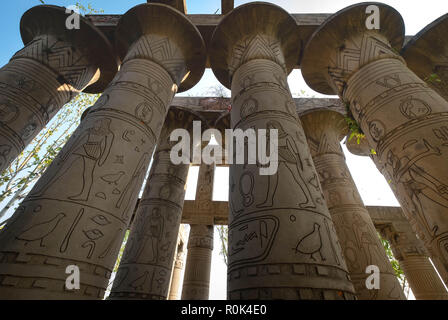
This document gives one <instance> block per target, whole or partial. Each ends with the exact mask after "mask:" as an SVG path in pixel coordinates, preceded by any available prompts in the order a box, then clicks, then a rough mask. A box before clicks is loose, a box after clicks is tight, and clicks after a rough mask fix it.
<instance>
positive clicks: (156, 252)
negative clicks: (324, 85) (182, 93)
mask: <svg viewBox="0 0 448 320" xmlns="http://www.w3.org/2000/svg"><path fill="white" fill-rule="evenodd" d="M199 119H200V118H199V117H198V116H196V115H195V114H194V113H192V112H190V111H187V110H184V109H182V108H176V107H171V108H170V111H169V112H168V115H167V117H166V119H165V124H164V126H163V128H162V132H161V134H160V138H159V143H158V145H157V149H156V151H155V153H154V157H153V158H154V160H153V163H152V166H151V171H150V174H149V177H148V179H147V182H146V186H145V189H144V191H143V195H142V197H141V200H140V203H139V205H138V208H137V211H136V213H135V217H134V221H133V223H132V226H131V228H130V234H129V239H128V242H127V243H126V248H125V251H124V253H123V258H122V260H121V262H120V266H119V268H118V271H117V276H116V278H115V281H114V284H113V287H112V290H111V293H110V296H109V299H144V300H166V299H167V296H168V290H169V282H170V277H171V270H172V267H173V260H174V254H175V251H176V245H177V238H178V234H179V226H180V222H181V218H182V208H183V203H184V198H185V190H186V183H187V176H188V170H189V168H190V164H179V165H175V164H173V163H172V161H171V159H170V152H171V147H172V146H173V144H176V142H171V141H170V135H171V132H172V131H173V130H175V129H178V128H183V129H186V130H188V131H190V135H191V132H192V127H193V121H194V120H199ZM137 192H138V191H137Z"/></svg>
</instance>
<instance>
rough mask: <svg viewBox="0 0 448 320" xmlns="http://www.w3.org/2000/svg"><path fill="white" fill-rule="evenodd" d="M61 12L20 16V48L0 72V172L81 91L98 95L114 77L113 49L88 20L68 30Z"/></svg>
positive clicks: (51, 9)
mask: <svg viewBox="0 0 448 320" xmlns="http://www.w3.org/2000/svg"><path fill="white" fill-rule="evenodd" d="M65 10H66V9H65V8H63V7H57V6H49V5H44V6H36V7H34V8H32V9H30V10H28V11H27V12H25V14H24V15H23V16H22V19H21V21H20V31H21V35H22V39H23V43H24V44H25V47H24V48H23V49H21V50H19V51H18V52H17V53H16V54H14V56H13V57H12V58H11V60H10V62H9V63H8V64H7V65H5V66H4V67H3V68H1V69H0V124H1V125H0V150H1V151H0V172H1V171H3V170H5V169H6V168H7V167H8V166H9V165H10V164H11V162H12V161H14V160H15V159H16V157H17V156H18V155H19V154H20V153H21V152H22V151H23V150H24V149H25V148H26V146H27V145H28V144H29V143H30V142H31V141H32V140H33V138H34V137H35V136H36V135H37V134H38V133H39V132H40V130H41V129H42V128H43V127H45V125H46V124H47V123H48V122H49V121H50V120H51V119H52V118H53V116H54V115H55V114H56V113H57V112H58V111H59V109H60V108H61V107H62V106H63V105H64V104H66V103H67V102H69V101H70V100H71V99H72V98H74V97H75V96H76V95H77V94H78V93H79V92H80V91H83V90H84V92H88V93H99V92H102V91H103V90H104V89H105V88H106V86H107V85H108V84H109V82H110V81H111V80H112V78H113V76H114V75H115V73H116V72H117V69H118V65H117V61H116V57H115V55H114V53H113V49H112V46H111V44H110V43H109V41H108V40H107V39H106V37H105V36H104V35H103V34H102V33H101V32H100V31H99V30H98V29H97V28H95V27H94V26H93V25H92V24H91V23H90V22H89V21H88V20H87V19H85V18H83V17H80V26H79V27H80V28H79V29H71V30H69V29H67V28H66V25H65V23H66V20H67V18H68V17H69V15H68V14H66V13H65Z"/></svg>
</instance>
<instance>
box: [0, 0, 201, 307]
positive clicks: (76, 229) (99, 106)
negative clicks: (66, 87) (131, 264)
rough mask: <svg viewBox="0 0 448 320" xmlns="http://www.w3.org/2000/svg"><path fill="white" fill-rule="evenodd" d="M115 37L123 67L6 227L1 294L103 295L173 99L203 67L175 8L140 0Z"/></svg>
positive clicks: (0, 242) (190, 30) (197, 42)
mask: <svg viewBox="0 0 448 320" xmlns="http://www.w3.org/2000/svg"><path fill="white" fill-rule="evenodd" d="M166 21H170V24H166V23H162V22H166ZM162 26H165V27H166V28H164V27H162ZM115 37H116V39H117V46H116V47H117V50H118V52H119V53H120V56H121V57H122V60H123V65H122V66H121V69H120V72H119V73H118V74H117V76H116V77H115V79H114V80H113V81H112V83H111V84H110V85H109V87H108V88H107V89H106V91H105V92H104V94H103V95H102V96H101V98H100V99H99V100H98V101H97V102H96V104H95V105H94V106H93V108H92V109H91V110H90V112H89V113H88V114H87V115H86V117H85V118H84V120H83V121H82V122H81V124H80V126H79V127H78V129H77V130H76V131H75V132H74V134H73V135H72V136H71V138H70V139H69V141H68V142H67V144H66V145H65V146H64V148H63V150H62V151H61V152H60V153H59V155H58V156H57V157H56V159H55V160H54V161H53V163H52V164H51V166H50V167H49V168H48V169H47V171H46V172H45V174H44V175H43V176H42V177H41V179H39V181H38V182H37V183H36V185H35V187H34V188H33V189H32V190H31V192H30V193H29V195H28V196H27V197H26V198H25V200H24V201H23V202H22V204H21V206H20V207H19V208H18V209H17V211H16V213H15V215H14V217H13V221H12V222H11V223H10V224H8V226H7V227H6V229H4V230H2V232H1V233H0V279H1V280H0V298H1V299H6V298H8V299H50V298H52V299H102V298H103V296H104V291H105V289H106V287H107V284H108V280H109V277H110V274H111V272H112V268H113V267H114V265H115V262H116V259H117V255H118V251H119V248H120V246H121V243H122V240H123V236H124V233H125V230H126V229H127V227H128V223H129V219H130V218H131V215H132V212H133V210H134V208H135V204H136V201H137V197H138V193H139V190H140V189H141V186H142V183H143V179H144V177H145V175H146V172H147V167H148V164H149V162H150V159H151V155H152V152H153V149H154V145H155V143H156V141H157V139H158V137H159V133H160V130H161V128H162V123H163V120H164V119H165V116H166V114H167V112H168V105H169V103H170V101H171V99H172V97H173V96H174V94H175V93H176V89H177V86H178V85H180V84H181V80H182V79H183V78H184V77H185V76H186V75H187V74H190V76H193V78H195V79H197V78H198V74H199V75H200V74H202V72H203V70H204V69H203V68H199V69H196V67H198V66H201V65H202V67H203V66H204V64H205V55H204V54H203V52H204V44H203V40H202V38H201V36H200V34H199V32H198V31H197V29H196V28H195V27H194V26H193V25H192V24H191V22H190V21H189V20H188V19H186V18H185V17H184V16H183V15H182V14H181V13H179V12H178V11H177V10H175V9H171V8H170V7H168V6H165V5H159V4H157V5H156V4H143V5H139V6H137V7H134V8H133V9H131V10H130V11H128V12H127V13H126V14H125V15H124V16H123V17H122V18H121V20H120V22H119V24H118V26H117V33H116V36H115ZM128 49H129V50H128ZM126 52H127V54H125V53H126ZM201 52H202V54H200V53H201ZM188 79H189V78H187V79H186V80H185V81H184V82H183V83H182V85H184V84H187V86H186V87H182V85H181V87H180V88H181V89H182V88H188V87H189V86H190V85H192V84H193V83H192V82H189V80H188ZM73 264H75V265H77V266H78V267H79V269H80V277H81V287H80V289H79V290H70V291H69V290H66V287H65V280H66V278H67V275H66V274H65V270H66V267H67V265H73Z"/></svg>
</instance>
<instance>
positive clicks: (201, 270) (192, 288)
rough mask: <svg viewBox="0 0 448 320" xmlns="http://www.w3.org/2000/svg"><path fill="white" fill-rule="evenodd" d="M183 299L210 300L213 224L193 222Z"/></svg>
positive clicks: (189, 239) (188, 246)
mask: <svg viewBox="0 0 448 320" xmlns="http://www.w3.org/2000/svg"><path fill="white" fill-rule="evenodd" d="M187 249H188V251H187V262H186V265H185V273H184V284H183V286H182V300H208V297H209V287H210V271H211V265H212V253H213V226H206V225H202V224H191V225H190V235H189V237H188V244H187Z"/></svg>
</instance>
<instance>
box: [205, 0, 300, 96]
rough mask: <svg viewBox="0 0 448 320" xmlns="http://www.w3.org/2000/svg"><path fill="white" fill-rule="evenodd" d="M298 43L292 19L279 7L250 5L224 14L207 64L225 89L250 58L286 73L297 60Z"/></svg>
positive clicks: (213, 37) (259, 4)
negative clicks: (265, 61)
mask: <svg viewBox="0 0 448 320" xmlns="http://www.w3.org/2000/svg"><path fill="white" fill-rule="evenodd" d="M300 49H301V43H300V40H299V34H298V32H297V24H296V22H295V20H294V18H293V17H292V16H291V15H290V14H289V13H288V12H286V11H285V10H283V9H282V8H281V7H279V6H277V5H274V4H270V3H260V2H252V3H248V4H244V5H241V6H239V7H238V8H236V9H234V10H232V12H231V13H229V14H228V15H226V16H225V17H224V18H223V19H222V21H221V22H220V23H219V25H218V26H217V27H216V29H215V32H214V33H213V36H212V40H211V45H210V64H211V65H212V69H213V73H214V74H215V76H216V78H217V79H218V80H219V81H220V82H221V83H222V84H223V85H224V86H226V87H227V88H230V84H231V79H232V77H233V74H234V73H235V71H236V70H237V69H238V68H239V67H240V66H241V65H242V64H244V63H245V62H247V61H250V60H253V59H267V60H271V61H274V62H276V63H277V64H279V65H280V66H281V67H282V68H283V70H284V71H285V72H286V73H287V74H289V73H290V72H291V71H292V69H293V67H294V65H295V64H296V63H297V60H298V59H299V53H300Z"/></svg>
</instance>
